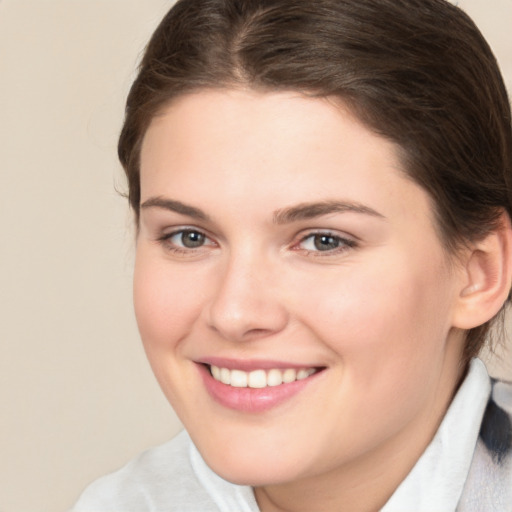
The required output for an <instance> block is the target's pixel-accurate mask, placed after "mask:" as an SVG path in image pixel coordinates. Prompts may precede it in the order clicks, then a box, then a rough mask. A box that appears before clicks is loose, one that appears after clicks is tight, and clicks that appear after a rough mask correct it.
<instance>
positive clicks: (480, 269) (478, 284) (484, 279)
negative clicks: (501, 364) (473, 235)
mask: <svg viewBox="0 0 512 512" xmlns="http://www.w3.org/2000/svg"><path fill="white" fill-rule="evenodd" d="M463 267H464V268H463V269H462V270H463V276H464V278H463V280H462V285H461V288H460V293H459V297H458V301H457V306H456V308H455V314H454V322H453V325H454V327H458V328H460V329H472V328H474V327H477V326H479V325H482V324H484V323H485V322H487V321H488V320H490V319H491V318H493V317H494V316H495V315H496V314H497V313H498V312H499V311H500V309H501V307H502V306H503V304H504V303H505V301H506V300H507V297H508V295H509V292H510V287H511V280H512V228H511V223H510V218H509V216H508V215H507V214H506V213H503V214H502V215H501V218H500V222H499V224H498V226H497V228H496V229H494V230H493V231H491V232H490V233H489V234H488V235H487V236H486V237H485V238H484V239H483V240H481V241H479V242H477V243H475V244H474V246H473V247H472V248H471V249H470V250H468V253H467V255H466V257H465V259H464V263H463Z"/></svg>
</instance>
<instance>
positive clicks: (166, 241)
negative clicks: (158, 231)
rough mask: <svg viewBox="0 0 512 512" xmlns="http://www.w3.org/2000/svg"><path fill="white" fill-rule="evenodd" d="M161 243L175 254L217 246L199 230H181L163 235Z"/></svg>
mask: <svg viewBox="0 0 512 512" xmlns="http://www.w3.org/2000/svg"><path fill="white" fill-rule="evenodd" d="M160 242H161V243H162V244H163V245H164V246H165V247H166V248H167V249H170V250H172V251H175V252H185V251H189V250H194V249H200V248H201V247H204V246H209V245H215V242H213V240H211V239H210V238H209V237H207V236H206V235H205V234H204V233H203V232H202V231H199V230H197V229H180V230H178V231H173V232H172V233H168V234H165V235H163V236H162V237H161V238H160Z"/></svg>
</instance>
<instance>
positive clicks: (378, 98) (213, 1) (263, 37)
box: [118, 0, 512, 361]
mask: <svg viewBox="0 0 512 512" xmlns="http://www.w3.org/2000/svg"><path fill="white" fill-rule="evenodd" d="M230 87H250V88H253V89H258V90H263V91H264V90H272V91H276V90H296V91H300V92H303V93H304V94H308V95H313V96H319V97H325V96H334V97H338V98H340V99H341V100H343V102H344V103H345V104H346V105H348V106H349V107H350V108H351V109H352V111H353V112H354V113H355V114H356V116H357V117H358V118H359V119H360V120H361V121H362V122H363V123H365V124H366V126H368V127H369V128H370V129H372V130H373V131H375V132H377V133H378V134H380V135H382V136H384V137H386V138H388V139H390V140H392V141H393V142H395V143H396V144H397V145H398V147H399V148H400V150H401V153H402V159H403V163H404V168H405V170H406V172H407V174H408V175H409V176H410V177H411V178H412V179H413V180H414V181H415V182H417V183H418V184H419V185H421V186H422V187H423V188H424V189H425V190H426V191H427V192H428V193H429V194H430V196H431V198H432V199H433V203H434V208H435V213H436V217H437V223H438V228H439V232H440V237H441V240H442V241H443V243H444V244H445V246H446V247H447V248H448V249H450V250H452V251H453V250H455V249H456V248H457V247H459V246H460V244H463V243H464V242H467V241H471V240H475V239H478V238H479V237H482V236H484V235H485V234H486V233H488V232H489V231H490V230H491V229H493V228H495V227H496V223H497V220H498V217H499V216H500V214H501V213H502V212H503V211H506V212H507V213H508V215H509V216H512V215H511V214H512V187H511V178H512V172H511V171H512V168H511V167H512V130H511V114H510V104H509V101H508V97H507V92H506V89H505V86H504V84H503V80H502V77H501V74H500V71H499V68H498V65H497V63H496V60H495V58H494V56H493V54H492V51H491V49H490V48H489V46H488V44H487V43H486V41H485V40H484V38H483V37H482V35H481V33H480V32H479V30H478V29H477V27H476V26H475V24H474V23H473V22H472V21H471V19H470V18H469V17H468V16H467V15H466V14H465V13H464V12H463V11H462V10H460V9H459V8H457V7H455V6H453V5H452V4H450V3H449V2H447V1H445V0H357V1H356V0H179V1H178V2H177V3H176V4H175V6H174V7H173V8H172V9H171V10H170V11H169V13H168V14H167V15H166V16H165V18H164V19H163V20H162V22H161V23H160V25H159V26H158V28H157V29H156V31H155V33H154V34H153V36H152V38H151V40H150V42H149V44H148V46H147V48H146V51H145V54H144V56H143V58H142V62H141V64H140V69H139V74H138V76H137V78H136V80H135V82H134V84H133V86H132V88H131V90H130V93H129V96H128V100H127V105H126V118H125V123H124V126H123V129H122V132H121V136H120V139H119V148H118V151H119V158H120V160H121V163H122V165H123V167H124V169H125V172H126V175H127V177H128V183H129V201H130V204H131V206H132V208H133V210H134V212H135V216H136V218H137V220H138V214H139V202H140V182H139V156H140V148H141V144H142V141H143V138H144V135H145V133H146V130H147V128H148V126H149V124H150V122H151V120H152V119H153V117H154V116H155V115H157V114H158V113H159V112H160V111H161V110H162V109H163V108H164V107H165V106H166V105H167V104H168V103H169V102H170V101H171V100H172V99H173V98H175V97H177V96H179V95H183V94H187V93H191V92H193V91H197V90H200V89H204V88H230ZM489 327H490V322H488V323H486V324H484V325H482V326H479V327H476V328H474V329H472V330H470V331H468V333H467V340H466V349H465V354H464V356H465V361H467V360H469V358H471V357H473V356H474V355H476V354H477V353H478V351H479V350H480V348H481V346H482V344H483V343H484V340H485V337H486V335H487V333H488V330H489Z"/></svg>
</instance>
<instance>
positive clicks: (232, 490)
mask: <svg viewBox="0 0 512 512" xmlns="http://www.w3.org/2000/svg"><path fill="white" fill-rule="evenodd" d="M490 390H491V384H490V380H489V377H488V375H487V371H486V369H485V366H484V365H483V363H482V362H481V361H479V360H473V361H472V363H471V366H470V370H469V373H468V375H467V377H466V379H465V380H464V382H463V384H462V386H461V388H460V389H459V391H458V393H457V395H456V396H455V398H454V400H453V402H452V404H451V406H450V408H449V410H448V412H447V414H446V416H445V418H444V420H443V422H442V424H441V426H440V428H439V430H438V432H437V434H436V436H435V437H434V439H433V440H432V442H431V444H430V445H429V446H428V448H427V449H426V451H425V453H424V454H423V455H422V457H421V458H420V459H419V460H418V462H417V464H416V465H415V466H414V468H413V470H412V471H411V473H410V474H409V475H408V476H407V478H406V479H405V480H404V481H403V482H402V484H401V485H400V486H399V487H398V489H397V490H396V492H395V493H394V494H393V496H392V497H391V499H390V500H389V502H388V503H387V504H386V505H385V506H384V508H383V509H382V512H413V511H414V512H433V511H435V512H455V511H457V512H480V511H483V510H485V511H486V512H488V511H489V510H490V509H484V508H478V507H479V503H481V501H479V500H480V497H479V496H478V495H476V494H475V493H472V492H471V490H470V491H468V493H467V499H465V500H464V503H465V504H464V505H463V506H462V505H461V508H458V509H457V504H458V502H459V500H460V498H461V495H462V492H463V488H464V484H465V482H466V479H467V478H468V475H469V474H470V468H471V472H472V473H474V472H475V471H476V473H475V474H473V475H472V478H474V479H476V480H475V484H476V485H477V486H478V485H480V484H479V483H478V482H479V479H480V477H481V476H482V473H481V471H483V470H485V468H484V467H482V465H481V464H476V465H474V467H475V468H476V469H475V470H474V471H473V468H472V458H473V454H474V453H475V447H476V446H477V441H478V434H479V428H480V423H481V420H482V416H483V414H484V411H485V408H486V404H487V401H488V399H489V394H490ZM481 449H483V448H481ZM483 450H484V449H483ZM508 474H509V473H508V472H507V475H508ZM510 474H512V472H511V473H510ZM507 478H508V477H507ZM480 482H481V480H480ZM511 484H512V482H511ZM511 488H512V485H511ZM465 493H466V491H465ZM489 499H490V500H494V498H493V497H492V496H491V497H488V500H489ZM487 502H488V501H485V503H487ZM489 502H490V503H492V502H493V501H489ZM509 505H510V507H509V508H507V507H508V506H509ZM258 510H259V509H258V506H257V504H256V501H255V498H254V494H253V492H252V489H251V488H250V487H245V486H238V485H234V484H231V483H229V482H226V481H225V480H223V479H222V478H220V477H219V476H218V475H216V474H215V473H213V472H212V471H211V470H210V469H209V468H208V466H207V465H206V463H205V462H204V461H203V459H202V457H201V455H200V454H199V452H198V451H197V450H196V448H195V446H194V445H193V444H192V442H191V440H190V438H189V437H188V435H187V434H186V433H185V432H182V433H181V434H179V435H178V436H177V437H176V438H175V439H174V440H173V441H170V442H169V443H166V444H164V445H162V446H160V447H157V448H153V449H152V450H149V451H147V452H145V453H143V454H142V455H141V456H139V457H138V458H137V459H135V460H134V461H132V462H131V463H129V464H128V465H127V466H125V467H124V468H122V469H121V470H119V471H118V472H116V473H113V474H111V475H108V476H106V477H103V478H101V479H100V480H98V481H96V482H95V483H93V484H92V485H91V486H90V487H89V488H87V489H86V491H85V492H84V494H83V495H82V497H81V498H80V500H79V501H78V503H77V504H76V505H75V507H74V508H73V509H72V512H258ZM493 510H496V511H497V512H510V511H512V504H511V502H508V503H507V502H506V500H505V499H504V500H503V508H501V505H499V506H498V508H493Z"/></svg>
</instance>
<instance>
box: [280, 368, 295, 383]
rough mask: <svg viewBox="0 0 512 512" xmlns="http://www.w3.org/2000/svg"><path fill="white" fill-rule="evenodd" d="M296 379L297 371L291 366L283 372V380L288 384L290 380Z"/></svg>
mask: <svg viewBox="0 0 512 512" xmlns="http://www.w3.org/2000/svg"><path fill="white" fill-rule="evenodd" d="M294 380H297V372H296V371H295V370H294V369H292V368H289V369H288V370H285V371H284V372H283V382H285V383H286V384H288V383H289V382H293V381H294Z"/></svg>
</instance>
